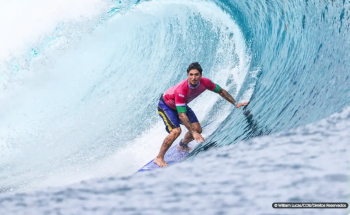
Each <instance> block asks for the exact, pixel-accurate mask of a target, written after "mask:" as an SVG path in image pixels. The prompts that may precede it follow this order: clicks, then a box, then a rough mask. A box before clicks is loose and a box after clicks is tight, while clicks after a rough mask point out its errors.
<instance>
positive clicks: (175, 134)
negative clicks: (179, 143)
mask: <svg viewBox="0 0 350 215" xmlns="http://www.w3.org/2000/svg"><path fill="white" fill-rule="evenodd" d="M170 134H172V135H174V139H176V138H177V137H178V136H180V134H181V128H180V127H177V128H174V129H173V130H172V131H171V132H170Z"/></svg>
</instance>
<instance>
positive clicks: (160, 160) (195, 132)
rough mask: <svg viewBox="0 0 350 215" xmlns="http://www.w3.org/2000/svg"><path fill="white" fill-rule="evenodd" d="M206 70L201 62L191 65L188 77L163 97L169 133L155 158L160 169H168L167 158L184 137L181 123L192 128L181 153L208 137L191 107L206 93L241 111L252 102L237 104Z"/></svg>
mask: <svg viewBox="0 0 350 215" xmlns="http://www.w3.org/2000/svg"><path fill="white" fill-rule="evenodd" d="M202 71H203V70H202V67H201V66H200V65H199V63H198V62H194V63H191V64H190V65H189V66H188V68H187V77H188V78H186V79H185V80H183V81H181V82H180V83H178V84H176V85H175V86H173V87H170V88H169V89H168V90H166V91H165V93H164V94H162V95H161V96H160V99H159V103H158V113H159V116H160V117H161V118H162V119H163V121H164V124H165V129H166V131H167V132H168V133H169V135H168V136H167V137H166V138H165V140H164V142H163V144H162V146H161V148H160V151H159V154H158V156H157V157H156V158H155V159H154V162H155V163H156V164H157V165H158V166H160V167H164V166H167V163H166V162H165V161H164V155H165V153H166V151H167V150H168V149H169V148H170V146H171V145H172V143H173V142H174V141H175V140H176V138H178V137H179V135H180V134H181V128H180V124H183V125H184V126H185V127H186V128H187V129H188V132H187V133H186V134H185V137H184V138H183V139H182V140H180V143H179V145H178V146H177V149H178V150H180V151H189V150H190V148H189V147H188V145H187V144H188V143H189V142H191V141H192V140H196V142H204V138H203V137H202V135H201V133H202V127H201V125H200V123H199V122H198V119H197V117H196V115H195V113H194V112H193V110H192V109H191V108H190V107H188V106H187V104H188V103H190V102H191V101H192V100H193V99H195V98H196V97H197V96H199V95H200V94H201V93H202V92H204V91H205V90H210V91H213V92H215V93H218V94H219V95H220V96H222V97H223V98H224V99H226V100H227V101H228V102H230V103H231V104H233V105H234V106H236V107H237V108H241V107H242V106H245V105H247V104H248V102H243V103H236V101H235V100H234V98H233V97H232V96H231V95H230V94H229V93H228V92H227V91H226V90H224V89H223V88H221V87H220V86H219V85H218V84H215V83H213V82H212V81H211V80H210V79H208V78H204V77H202Z"/></svg>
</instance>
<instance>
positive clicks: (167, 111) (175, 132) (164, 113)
mask: <svg viewBox="0 0 350 215" xmlns="http://www.w3.org/2000/svg"><path fill="white" fill-rule="evenodd" d="M158 113H159V116H160V118H162V120H163V122H164V125H165V130H166V131H167V132H168V133H169V135H168V136H167V137H166V138H165V139H164V141H163V144H162V146H161V148H160V151H159V154H158V156H157V157H156V158H155V159H154V162H155V163H156V164H157V165H158V166H160V167H163V166H167V163H166V162H165V161H164V155H165V153H166V151H167V150H168V149H169V148H170V146H171V144H172V143H173V142H174V140H176V138H178V137H179V135H180V134H181V128H180V119H179V114H178V113H177V111H176V110H173V109H171V108H170V107H168V106H167V105H166V104H165V103H164V102H163V101H161V100H160V101H159V103H158Z"/></svg>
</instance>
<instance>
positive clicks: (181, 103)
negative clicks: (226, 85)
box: [163, 77, 220, 113]
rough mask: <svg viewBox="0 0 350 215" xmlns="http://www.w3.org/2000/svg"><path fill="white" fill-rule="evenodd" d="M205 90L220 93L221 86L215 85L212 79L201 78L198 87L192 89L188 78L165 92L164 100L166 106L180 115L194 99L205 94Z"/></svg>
mask: <svg viewBox="0 0 350 215" xmlns="http://www.w3.org/2000/svg"><path fill="white" fill-rule="evenodd" d="M205 90H210V91H214V92H216V93H218V92H219V90H220V86H219V85H217V84H214V83H213V82H212V81H211V80H210V79H208V78H203V77H201V78H200V80H199V83H198V85H197V86H196V87H192V86H190V85H189V83H188V78H186V79H185V80H183V81H181V82H180V83H178V84H176V85H175V86H173V87H170V88H169V89H167V91H165V93H164V95H163V98H164V102H165V104H167V105H168V106H169V107H170V108H172V109H174V110H177V111H178V112H179V113H185V112H186V111H187V109H186V105H187V104H188V103H190V102H191V101H192V100H193V99H195V98H196V97H197V96H199V95H200V94H201V93H203V92H204V91H205Z"/></svg>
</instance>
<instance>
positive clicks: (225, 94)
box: [219, 88, 249, 108]
mask: <svg viewBox="0 0 350 215" xmlns="http://www.w3.org/2000/svg"><path fill="white" fill-rule="evenodd" d="M219 94H220V96H221V97H222V98H224V99H226V100H227V101H228V102H230V103H231V104H233V105H236V107H237V108H241V107H242V106H246V105H247V104H248V103H249V102H242V103H237V104H236V100H235V99H234V98H233V97H232V96H231V95H230V94H229V93H228V92H227V91H226V90H224V89H222V88H221V89H220V90H219Z"/></svg>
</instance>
